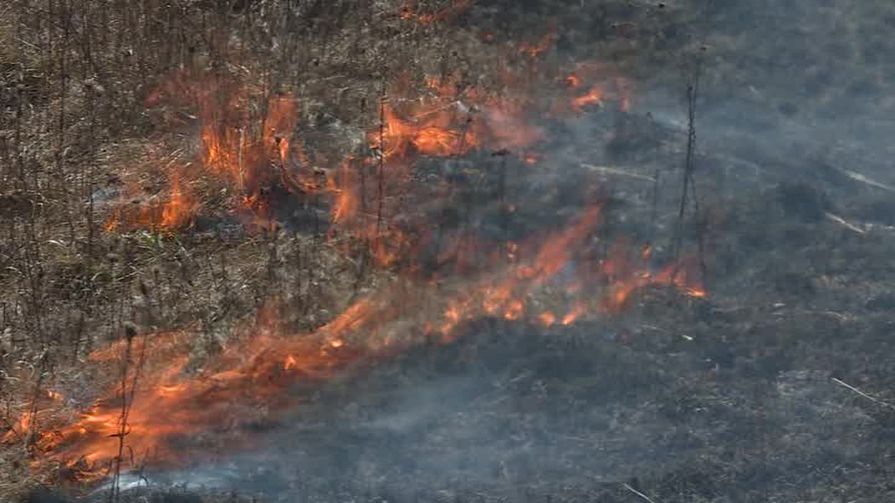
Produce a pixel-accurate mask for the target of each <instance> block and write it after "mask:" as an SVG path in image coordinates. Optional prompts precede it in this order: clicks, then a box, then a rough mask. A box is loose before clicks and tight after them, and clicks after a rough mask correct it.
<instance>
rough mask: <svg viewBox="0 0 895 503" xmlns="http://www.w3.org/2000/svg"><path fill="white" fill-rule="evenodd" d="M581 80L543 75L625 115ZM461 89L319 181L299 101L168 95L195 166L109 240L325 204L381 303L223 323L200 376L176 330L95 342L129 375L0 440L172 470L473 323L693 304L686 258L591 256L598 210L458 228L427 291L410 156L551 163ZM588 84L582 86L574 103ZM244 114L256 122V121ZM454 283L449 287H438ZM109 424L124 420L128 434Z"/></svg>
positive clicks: (404, 109)
mask: <svg viewBox="0 0 895 503" xmlns="http://www.w3.org/2000/svg"><path fill="white" fill-rule="evenodd" d="M471 4H472V2H471V0H460V1H455V2H454V3H453V4H452V6H450V7H448V8H445V9H443V10H439V11H437V12H435V13H431V14H420V13H417V12H416V10H415V7H416V3H415V2H414V3H412V4H407V5H406V6H405V10H404V11H403V12H402V17H403V18H404V19H408V20H415V21H418V22H420V23H423V24H430V23H434V22H436V21H440V20H443V19H447V18H449V17H451V16H453V15H455V14H456V13H458V12H460V11H462V10H463V9H466V8H468V7H469V6H470V5H471ZM555 41H556V32H555V30H551V31H550V32H549V33H548V34H546V35H545V36H544V37H542V38H541V39H540V40H538V41H535V42H532V43H524V44H521V45H520V46H519V47H518V51H519V53H521V54H522V55H524V56H525V57H527V58H530V59H535V58H538V57H539V56H540V55H542V54H544V53H545V52H546V51H548V50H550V48H551V47H552V46H553V44H554V43H555ZM530 64H534V63H533V62H530ZM565 71H568V68H566V69H565ZM563 73H565V72H563ZM596 73H597V72H596V70H593V71H592V70H590V69H588V68H584V67H581V68H576V71H575V72H574V73H570V74H569V75H568V76H567V77H566V78H565V79H564V80H563V79H561V78H560V77H558V76H559V75H562V74H553V75H552V76H551V77H550V78H549V80H548V81H549V85H552V86H554V87H555V89H553V91H554V95H555V97H554V99H552V100H551V105H556V106H555V107H554V109H558V110H561V111H562V112H563V113H565V114H569V113H570V112H571V111H575V112H579V113H580V112H582V111H583V110H585V109H586V108H588V107H591V106H595V105H600V104H602V103H604V102H605V101H607V100H610V99H616V98H619V99H620V106H621V107H622V109H625V110H626V109H627V107H628V106H629V101H628V100H629V94H628V92H627V90H628V89H629V87H630V86H628V85H627V84H625V83H624V82H622V81H618V82H617V83H616V88H613V87H612V85H611V84H610V85H609V86H608V87H607V86H604V85H602V83H603V82H604V81H605V80H606V79H603V80H598V78H597V76H596ZM516 77H518V75H517V76H516ZM459 82H461V81H460V80H459V79H458V78H456V77H454V76H446V77H441V78H436V77H431V76H430V77H427V78H426V79H425V86H424V87H425V89H423V90H422V92H421V93H420V94H419V95H408V96H400V97H399V96H395V97H390V98H389V99H388V100H384V101H383V102H382V103H381V107H382V108H381V110H380V112H381V124H379V123H377V124H375V126H373V127H370V128H369V130H367V131H366V133H365V139H366V141H367V143H368V145H369V146H370V147H372V150H374V153H373V154H371V155H367V154H364V155H361V154H359V153H358V152H351V153H345V152H343V153H341V154H340V156H339V157H335V159H338V158H342V159H343V160H342V162H341V164H340V165H338V166H335V165H334V164H335V163H333V165H329V164H328V163H326V164H324V163H321V165H323V166H324V168H321V169H319V171H318V170H314V169H312V168H314V166H312V164H313V163H312V162H311V159H312V158H313V159H314V160H315V161H319V160H320V159H321V158H322V156H320V157H314V156H309V155H308V154H307V153H306V152H305V150H304V145H303V142H302V139H301V137H300V136H299V135H298V130H299V120H298V119H299V115H300V110H299V102H298V100H297V99H295V97H294V96H292V95H291V94H288V93H283V94H279V95H274V96H269V95H265V94H263V93H260V92H259V91H258V90H257V89H252V88H251V87H250V86H247V85H244V86H239V85H231V86H228V85H224V83H221V82H216V81H213V80H211V81H209V82H203V83H205V84H207V86H205V87H204V88H203V86H190V85H187V84H185V83H184V82H179V83H177V84H176V85H174V84H171V85H170V86H169V87H171V88H172V89H175V88H176V89H179V90H178V91H176V92H179V93H182V94H188V95H189V96H190V97H191V98H193V101H194V102H195V107H196V110H195V111H196V114H197V117H198V120H197V124H196V126H197V130H198V131H199V132H198V138H196V140H197V143H198V145H197V147H198V148H197V153H196V154H195V155H194V157H192V156H193V154H189V155H190V156H191V158H192V161H191V162H177V163H175V164H173V165H172V166H175V167H168V166H166V168H164V169H159V170H158V171H159V172H160V173H161V175H162V177H163V178H162V179H163V180H164V181H165V182H166V184H165V185H164V186H165V187H167V190H165V191H163V192H162V193H160V195H158V196H156V197H155V198H151V199H149V200H146V201H140V204H138V205H120V206H119V207H117V208H116V209H115V210H114V212H113V215H112V216H111V217H110V218H109V220H108V221H107V223H106V229H107V230H108V231H109V232H112V231H116V230H122V229H124V230H126V229H131V228H134V227H145V228H151V229H154V230H164V231H176V230H179V229H184V228H186V227H188V226H189V225H191V224H192V223H193V221H194V220H195V217H196V214H197V212H198V211H199V209H201V208H202V207H203V205H208V204H209V203H208V202H207V201H208V200H207V199H206V200H203V199H202V195H203V194H204V192H203V188H205V190H206V191H210V190H214V191H215V193H219V194H225V195H226V198H227V201H228V204H230V205H231V206H230V208H229V209H230V210H231V211H233V212H235V213H238V214H240V215H244V214H249V215H252V216H254V217H255V220H261V219H262V218H267V217H268V216H269V215H270V214H272V212H271V205H272V204H273V203H272V202H271V201H270V200H268V199H267V198H266V196H265V190H264V189H265V188H268V187H270V186H274V185H275V186H279V187H281V188H283V189H285V190H286V191H288V192H289V193H290V194H291V196H293V197H303V196H304V195H306V194H314V193H321V194H323V195H324V196H325V197H324V199H325V201H326V202H325V203H324V204H329V207H328V210H329V212H330V220H331V224H332V225H331V227H330V229H329V230H328V237H329V238H331V239H330V244H331V246H333V247H334V248H338V249H340V250H342V249H345V250H346V252H351V251H354V250H356V248H355V249H352V248H351V247H352V246H355V245H357V244H358V243H361V244H362V245H363V246H364V247H365V248H364V250H365V255H364V260H365V262H364V263H365V264H366V263H367V262H366V260H367V258H369V259H371V261H372V263H373V264H374V265H378V266H379V267H382V268H392V270H393V271H394V272H395V273H396V274H394V275H393V276H394V278H393V279H392V280H391V282H387V281H384V282H383V284H385V286H382V287H381V289H380V290H378V291H376V292H374V293H372V294H369V295H367V296H365V297H361V298H359V299H358V300H356V301H355V302H353V303H352V304H351V305H349V306H347V307H345V308H344V310H343V311H342V312H341V314H339V315H337V316H335V317H334V318H332V319H331V320H329V322H328V323H326V324H324V325H322V326H320V327H319V328H317V329H316V330H313V331H310V332H303V333H290V330H289V329H288V328H287V327H285V326H284V325H285V324H283V323H281V322H280V321H279V320H278V317H277V316H276V314H275V313H274V312H269V311H265V310H262V312H260V313H259V315H258V317H257V320H255V323H254V324H251V325H248V326H246V327H239V328H238V329H237V330H235V333H236V334H235V335H234V337H233V338H231V339H230V340H229V341H228V342H227V344H226V345H225V347H224V348H223V349H222V350H221V351H220V353H218V354H216V355H214V356H212V357H210V358H209V360H208V361H204V362H201V363H202V365H198V366H197V365H193V364H194V363H196V362H193V361H191V359H190V356H189V355H190V354H191V345H190V340H191V339H192V337H190V335H191V334H190V333H189V330H183V331H178V332H172V333H167V334H150V335H144V336H141V337H138V338H135V339H133V340H122V341H118V342H115V343H113V344H110V345H109V346H107V347H105V348H101V349H99V350H97V351H95V352H94V353H92V354H91V355H90V357H89V361H90V364H91V365H92V366H95V367H97V368H100V369H104V370H106V371H107V372H106V373H107V375H113V376H114V375H115V372H116V371H117V372H119V373H120V372H121V367H122V366H123V365H122V364H121V362H122V361H127V362H128V366H126V367H127V368H129V369H130V370H126V372H127V373H126V375H125V376H124V377H125V379H123V381H122V380H121V379H108V380H109V381H110V382H107V383H105V384H106V386H105V388H103V389H102V391H101V392H100V393H99V394H98V396H97V397H96V400H95V401H94V403H93V404H92V405H91V406H90V407H89V408H87V410H85V411H81V412H80V414H77V415H76V416H75V417H64V415H62V414H61V413H59V412H58V410H62V411H65V408H64V407H62V405H61V402H62V395H61V394H49V395H48V398H49V399H50V400H52V401H53V402H60V403H58V404H55V405H54V407H55V408H49V407H47V408H44V407H43V406H42V405H41V404H29V405H28V407H27V410H26V411H25V412H24V413H23V414H22V416H21V417H20V419H19V421H18V424H16V425H14V427H13V428H12V429H10V430H9V431H8V432H7V433H6V434H5V435H4V436H3V438H2V441H3V442H12V441H15V440H17V439H19V438H22V437H24V436H25V435H26V434H34V436H35V439H36V440H35V443H34V446H35V452H36V453H38V457H37V459H36V463H37V465H38V468H45V467H47V466H54V465H58V466H63V467H66V468H67V469H68V470H69V471H71V472H72V473H74V474H75V475H76V477H78V478H80V479H82V480H98V479H101V478H103V477H104V476H106V474H107V473H108V470H109V467H110V466H112V465H113V464H114V463H116V462H122V463H123V464H124V465H125V466H127V467H129V468H137V467H139V466H141V465H142V464H159V465H176V464H177V463H179V462H182V461H183V460H184V459H192V458H194V457H196V456H199V457H201V456H202V455H204V453H206V452H208V451H210V450H213V449H210V448H209V447H210V446H209V445H208V444H207V443H208V442H209V440H207V439H205V437H212V438H213V437H215V436H216V435H217V436H223V435H226V437H227V439H228V443H230V444H233V445H234V447H235V448H239V447H242V446H245V445H248V444H250V443H251V438H250V436H251V434H250V431H249V430H251V428H248V427H247V426H249V425H251V424H254V423H257V422H259V421H265V420H269V419H271V418H274V419H275V418H277V417H278V415H279V414H282V413H284V411H287V410H291V409H293V408H294V407H296V406H299V405H300V404H301V402H302V400H303V399H304V398H305V397H304V396H302V394H301V392H299V391H297V389H296V384H297V383H302V385H308V384H310V385H313V384H321V383H324V382H326V381H327V380H329V379H331V378H333V377H334V376H340V375H346V374H349V373H351V372H355V371H357V370H358V369H362V368H363V367H364V366H365V365H369V364H372V363H375V362H377V361H381V360H383V359H387V358H389V357H392V356H393V355H395V354H399V353H401V352H403V351H406V350H407V349H409V348H412V347H415V346H419V345H422V344H428V343H431V342H433V341H434V342H436V343H442V344H448V343H451V342H453V341H456V340H457V339H458V338H460V337H463V336H465V335H467V332H466V331H464V330H463V329H462V327H463V325H464V323H467V322H469V321H472V320H475V319H478V318H482V317H490V318H493V319H495V320H505V321H506V322H517V321H526V322H530V323H535V324H540V325H542V326H544V327H556V329H557V330H558V329H559V328H560V327H561V326H569V325H572V324H574V323H577V322H579V321H581V320H587V319H592V318H593V317H596V316H603V315H605V314H606V313H615V312H618V311H621V310H622V309H624V308H625V307H626V306H627V305H628V304H630V303H631V302H633V300H635V299H636V294H637V292H638V291H642V290H644V289H646V288H649V287H655V286H664V287H669V288H671V289H675V290H677V291H678V292H680V293H682V294H683V295H686V296H689V297H693V298H701V297H704V296H705V295H706V292H705V289H704V287H703V286H702V285H701V283H700V282H699V280H698V275H696V274H694V273H693V268H692V267H688V264H686V262H682V263H675V264H670V265H667V266H666V267H664V268H657V267H655V266H654V264H652V263H651V262H652V260H653V256H652V250H651V249H650V248H648V247H643V248H642V249H641V250H640V253H639V254H638V253H637V252H636V251H635V252H631V251H630V247H629V246H627V245H626V244H619V245H617V246H615V247H613V248H612V251H611V252H610V254H609V256H608V257H605V258H604V259H602V260H600V259H597V258H595V257H598V256H599V257H602V255H603V253H602V252H603V245H602V244H599V243H598V240H597V238H596V231H597V229H598V228H599V224H600V221H601V215H602V208H601V206H600V205H599V204H593V205H590V206H586V207H584V208H581V209H580V211H579V212H578V213H577V215H575V216H574V217H572V218H571V219H570V221H569V222H568V223H567V225H566V226H564V227H562V228H560V229H558V230H553V231H552V232H547V231H536V232H535V233H534V235H532V236H530V237H529V239H519V240H516V237H515V236H514V237H513V241H509V237H505V238H502V239H501V238H483V239H477V236H476V234H475V231H474V230H467V231H456V232H455V234H454V235H451V236H448V237H447V238H446V239H445V241H449V242H450V246H449V247H448V246H445V247H444V249H439V250H437V251H436V252H435V253H433V255H436V256H437V260H438V261H439V263H444V262H448V261H449V260H455V261H456V264H457V267H456V269H453V270H450V272H448V273H446V274H444V275H443V276H442V271H441V270H439V271H438V274H439V276H437V277H436V276H435V275H434V274H433V275H431V276H428V277H427V276H425V275H424V274H420V273H419V271H418V269H419V268H420V267H419V263H420V262H421V261H414V259H415V258H416V257H415V256H414V255H413V252H415V251H417V250H418V249H420V248H422V247H423V246H422V245H424V244H426V243H427V242H426V239H429V241H430V242H431V241H435V238H432V235H433V234H435V232H431V231H430V229H429V227H432V226H433V223H432V222H430V221H426V211H430V209H429V208H428V207H427V206H426V205H427V204H428V203H430V202H431V200H435V202H438V203H440V204H452V203H453V200H452V199H451V198H452V197H453V195H452V189H453V187H451V186H450V185H451V184H450V183H449V182H446V181H444V180H441V179H438V180H437V181H436V182H433V183H431V184H429V185H433V186H435V187H429V186H427V187H422V188H421V187H417V186H413V185H411V184H412V183H413V177H412V176H409V172H410V170H411V169H413V167H414V166H413V164H414V161H415V160H417V159H418V158H419V157H420V156H426V157H458V156H464V155H466V154H470V153H473V152H476V151H483V150H484V151H486V152H487V151H489V150H490V151H491V153H493V154H494V156H509V155H513V156H518V159H519V161H520V162H521V163H525V164H526V165H529V166H535V165H538V164H542V165H547V164H549V163H547V162H542V156H541V155H540V154H539V153H537V152H536V150H538V148H537V147H538V146H537V144H538V142H540V141H542V140H543V139H544V138H545V137H546V136H547V132H546V131H545V128H543V127H542V126H541V125H539V124H538V123H536V122H535V121H534V120H533V119H532V117H533V116H534V115H537V114H539V113H540V112H543V111H544V110H543V108H541V109H538V108H537V100H536V99H534V98H533V97H532V96H529V95H527V94H526V93H525V92H524V89H521V88H511V89H510V91H509V92H502V93H493V92H490V93H489V92H486V91H485V90H484V89H483V88H480V87H476V86H474V85H465V84H464V85H460V84H459ZM563 82H564V84H565V87H564V88H563V87H562V84H561V83H563ZM585 82H586V83H587V84H585ZM586 85H589V86H590V88H589V90H588V91H587V92H586V93H583V94H582V90H583V89H584V88H586V87H583V86H586ZM184 88H186V90H184ZM163 91H164V92H162V91H159V92H158V93H154V94H153V96H152V97H151V102H152V103H157V102H161V101H164V100H165V99H168V98H166V93H168V94H170V93H172V92H175V91H171V90H170V89H167V90H163ZM570 100H571V101H570ZM557 103H559V105H557ZM258 109H260V110H262V111H261V112H257V113H256V111H257V110H258ZM470 157H471V159H473V160H474V159H476V158H475V157H473V156H470ZM507 164H509V163H507ZM517 164H518V163H517ZM510 166H512V164H510ZM522 171H524V172H532V171H534V169H527V168H526V169H523V170H522ZM318 175H319V176H318ZM408 194H409V195H408ZM129 195H133V194H129ZM405 196H407V198H408V199H410V203H408V206H411V205H419V206H421V207H422V209H421V210H419V211H417V212H416V213H414V212H405V213H404V214H401V216H402V217H403V216H404V215H406V214H411V216H408V217H407V222H405V221H404V220H400V221H399V219H397V218H390V216H394V215H396V214H399V212H398V211H397V210H398V206H397V205H398V204H399V203H398V202H397V201H399V200H400V199H401V198H404V197H405ZM489 197H491V196H489ZM501 203H503V201H501ZM513 204H515V201H514V202H513ZM519 204H522V203H519ZM413 209H416V208H413ZM515 209H516V207H515V206H513V205H511V204H510V203H507V204H505V205H503V204H502V206H501V211H504V210H506V211H507V212H510V213H511V212H513V211H515ZM417 215H422V216H417ZM259 225H260V224H259ZM439 237H440V236H439ZM489 239H493V241H488V240H489ZM498 239H500V240H499V241H498ZM491 245H493V246H491ZM446 248H450V250H449V251H448V250H446ZM479 262H481V263H479ZM408 264H410V266H408V267H400V268H399V267H398V266H407V265H408ZM415 268H416V269H415ZM456 271H462V273H460V274H451V272H456ZM557 292H558V293H557ZM546 306H549V307H550V309H549V310H548V309H546V308H545V307H546ZM274 311H275V310H274ZM131 363H133V365H131ZM135 366H137V367H139V379H137V378H136V372H137V370H136V368H134V367H135ZM197 368H198V370H197ZM122 382H125V383H126V384H125V385H123V386H122ZM128 386H130V388H129V387H128ZM54 393H55V392H54ZM44 400H46V399H44ZM57 409H58V410H57ZM45 410H46V411H51V412H52V411H56V412H54V413H50V414H48V413H45V412H43V411H45ZM122 410H127V411H128V412H127V418H126V424H123V423H124V422H125V421H124V418H123V414H122ZM35 411H36V412H35ZM69 412H70V411H69ZM39 414H42V415H39ZM38 419H39V420H38ZM37 423H40V424H38V426H43V425H45V424H48V423H52V427H48V428H46V430H45V431H31V430H32V429H33V430H37V429H38V428H37V427H36V426H35V424H37ZM200 434H205V435H200ZM121 442H124V443H126V445H127V448H128V452H129V453H131V454H130V455H129V457H128V459H126V460H121V459H118V457H119V456H120V454H119V452H120V447H121Z"/></svg>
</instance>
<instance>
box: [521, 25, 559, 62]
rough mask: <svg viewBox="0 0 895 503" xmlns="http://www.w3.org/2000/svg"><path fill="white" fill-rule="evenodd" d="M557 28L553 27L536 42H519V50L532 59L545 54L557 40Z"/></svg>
mask: <svg viewBox="0 0 895 503" xmlns="http://www.w3.org/2000/svg"><path fill="white" fill-rule="evenodd" d="M556 38H557V37H556V30H555V29H554V28H552V27H551V29H550V31H549V32H547V33H546V34H545V35H544V36H542V37H541V38H540V39H538V40H536V41H534V42H523V43H521V44H519V52H520V53H521V54H523V55H525V56H527V57H528V58H530V59H536V58H537V57H539V56H540V55H541V54H544V53H545V52H547V51H548V50H550V48H552V47H553V44H554V43H555V42H556Z"/></svg>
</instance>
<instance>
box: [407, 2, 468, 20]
mask: <svg viewBox="0 0 895 503" xmlns="http://www.w3.org/2000/svg"><path fill="white" fill-rule="evenodd" d="M416 4H417V2H416V0H406V1H405V2H404V6H403V7H401V19H403V20H405V21H415V22H417V23H419V24H423V25H430V24H434V23H437V22H440V21H446V20H449V19H451V18H453V17H456V16H457V15H459V14H461V13H462V12H463V11H465V10H467V9H469V8H470V7H471V6H472V4H473V0H453V1H452V2H451V5H449V6H447V7H443V8H442V9H439V10H437V11H435V12H429V13H421V12H417V10H416Z"/></svg>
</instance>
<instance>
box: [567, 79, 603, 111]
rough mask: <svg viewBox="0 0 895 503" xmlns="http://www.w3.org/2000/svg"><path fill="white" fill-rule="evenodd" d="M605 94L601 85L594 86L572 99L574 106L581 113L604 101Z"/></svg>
mask: <svg viewBox="0 0 895 503" xmlns="http://www.w3.org/2000/svg"><path fill="white" fill-rule="evenodd" d="M603 96H604V93H603V90H602V89H601V88H600V87H599V86H594V87H592V88H591V89H590V91H588V92H587V93H586V94H582V95H581V96H578V97H576V98H574V99H573V100H572V108H573V109H574V110H575V111H576V112H579V113H580V112H581V111H582V110H584V109H585V108H587V107H589V106H592V105H599V104H601V103H603Z"/></svg>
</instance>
